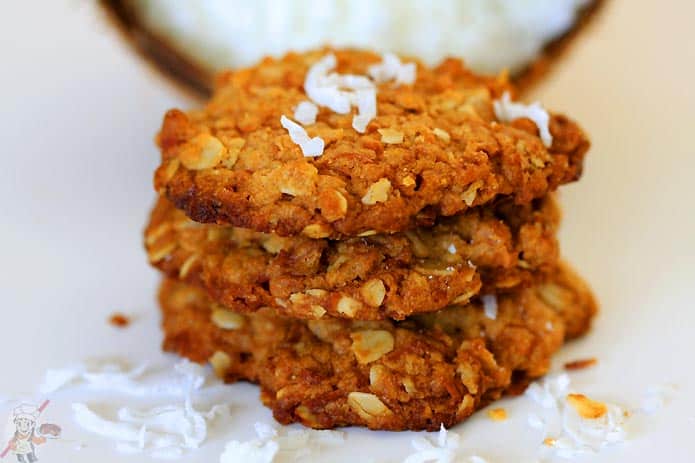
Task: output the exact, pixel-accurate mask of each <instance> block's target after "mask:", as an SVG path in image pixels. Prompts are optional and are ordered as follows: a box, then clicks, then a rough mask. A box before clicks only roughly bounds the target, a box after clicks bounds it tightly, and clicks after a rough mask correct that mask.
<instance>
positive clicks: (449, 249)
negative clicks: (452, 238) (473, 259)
mask: <svg viewBox="0 0 695 463" xmlns="http://www.w3.org/2000/svg"><path fill="white" fill-rule="evenodd" d="M446 250H447V251H449V254H456V252H457V250H456V246H455V245H454V243H451V244H450V245H449V247H448V248H446Z"/></svg>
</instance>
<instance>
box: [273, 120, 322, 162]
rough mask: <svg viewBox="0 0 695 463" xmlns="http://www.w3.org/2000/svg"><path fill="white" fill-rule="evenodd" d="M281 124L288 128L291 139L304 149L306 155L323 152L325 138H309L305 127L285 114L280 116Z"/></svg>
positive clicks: (311, 155)
mask: <svg viewBox="0 0 695 463" xmlns="http://www.w3.org/2000/svg"><path fill="white" fill-rule="evenodd" d="M280 124H282V126H283V127H284V128H285V130H287V133H288V134H289V135H290V139H291V140H292V141H293V142H294V143H295V144H296V145H298V146H299V147H300V148H301V149H302V153H303V154H304V156H305V157H312V158H313V157H317V156H321V155H322V154H323V147H324V142H323V138H321V137H314V138H309V135H308V134H307V133H306V130H305V129H304V127H302V126H301V125H299V124H297V123H296V122H294V121H293V120H292V119H289V118H288V117H286V116H284V115H283V116H281V117H280Z"/></svg>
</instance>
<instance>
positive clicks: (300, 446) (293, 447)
mask: <svg viewBox="0 0 695 463" xmlns="http://www.w3.org/2000/svg"><path fill="white" fill-rule="evenodd" d="M254 428H255V430H256V436H257V437H256V439H252V440H250V441H246V442H240V441H236V440H233V441H230V442H228V443H227V444H226V446H225V449H224V452H223V453H222V455H220V463H237V462H244V463H271V462H273V461H275V458H276V457H278V456H281V455H284V456H286V457H287V458H291V459H293V460H299V459H302V458H304V457H306V456H307V455H309V454H311V453H312V452H313V451H315V450H321V448H322V447H323V446H331V445H339V444H343V443H344V442H345V433H343V432H342V431H331V430H321V431H316V430H313V429H300V430H290V431H287V432H285V433H280V432H278V430H277V429H275V428H274V427H272V426H270V425H268V424H265V423H256V424H255V425H254Z"/></svg>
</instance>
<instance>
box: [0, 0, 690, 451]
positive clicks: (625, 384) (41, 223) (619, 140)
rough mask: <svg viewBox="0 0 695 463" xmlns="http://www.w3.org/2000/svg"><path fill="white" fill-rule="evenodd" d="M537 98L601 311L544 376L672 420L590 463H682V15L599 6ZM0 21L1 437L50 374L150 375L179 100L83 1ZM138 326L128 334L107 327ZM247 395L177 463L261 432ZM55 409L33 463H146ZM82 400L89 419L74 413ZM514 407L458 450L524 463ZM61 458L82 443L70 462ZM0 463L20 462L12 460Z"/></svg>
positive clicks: (360, 439) (625, 1)
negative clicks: (154, 181) (102, 369)
mask: <svg viewBox="0 0 695 463" xmlns="http://www.w3.org/2000/svg"><path fill="white" fill-rule="evenodd" d="M607 3H608V4H607V5H606V7H605V11H603V14H602V15H601V16H600V17H599V18H598V19H597V21H596V22H595V23H594V24H592V26H591V28H590V30H588V31H586V33H585V34H582V35H581V36H580V37H579V39H578V41H577V43H575V44H574V46H573V47H572V49H571V51H570V53H569V54H568V56H567V57H566V58H565V59H564V61H563V62H562V63H561V66H559V67H558V68H557V69H556V70H555V72H554V73H553V74H552V75H551V77H550V78H549V80H548V81H547V82H544V83H543V84H542V85H540V86H538V87H537V88H536V89H534V91H533V95H531V96H529V98H531V97H541V96H542V101H543V102H544V103H545V104H546V105H547V106H548V107H549V108H554V109H556V110H562V111H566V112H567V113H568V114H569V115H571V117H573V118H575V119H576V120H578V121H579V122H580V123H581V124H582V125H583V127H585V128H586V130H587V131H588V133H589V134H590V136H591V138H592V141H593V148H592V150H591V152H590V155H589V158H588V161H587V163H586V173H585V175H584V177H583V179H582V180H581V182H579V183H577V184H573V185H571V186H568V187H566V188H564V189H563V194H562V201H563V205H564V210H565V215H564V224H563V229H562V232H561V242H562V247H563V250H564V254H565V256H566V257H567V258H569V260H570V261H571V262H573V263H574V264H575V266H576V267H577V268H578V269H580V271H581V272H582V273H583V274H584V275H585V276H586V278H587V279H588V280H589V281H590V283H591V284H592V286H593V287H594V289H595V290H596V293H597V295H598V297H599V299H600V301H601V305H602V312H601V314H600V316H599V317H598V318H597V320H596V323H595V328H594V330H593V331H592V332H591V334H589V335H588V336H587V337H585V338H584V339H582V340H580V341H578V342H575V343H572V344H571V345H569V346H567V347H566V348H565V349H563V351H562V352H561V353H560V354H559V355H558V356H557V359H556V365H558V366H559V365H561V364H562V362H563V361H566V360H570V359H575V358H579V357H587V356H596V357H597V358H598V359H599V364H598V366H597V367H595V368H593V369H590V370H586V371H583V372H580V373H574V374H572V378H573V383H574V385H575V387H576V388H578V389H580V390H582V391H585V392H587V393H588V394H589V395H591V396H593V397H596V398H601V399H605V400H612V401H615V402H618V403H623V404H627V405H635V404H639V400H640V397H641V396H642V394H643V393H644V392H645V391H646V389H647V387H648V386H651V385H659V384H664V383H674V384H676V385H677V387H678V389H677V391H676V393H675V395H674V396H673V399H672V401H671V402H670V403H669V404H668V405H666V407H665V408H664V409H663V410H661V411H659V412H658V413H657V414H655V415H653V416H650V417H649V418H648V419H646V420H644V422H643V423H642V424H640V425H639V426H634V427H635V428H636V429H633V430H632V431H633V433H632V435H631V439H630V441H629V442H628V443H627V444H626V445H624V446H621V447H619V448H614V449H609V450H608V451H606V452H603V453H601V454H599V455H597V456H592V457H589V458H586V459H585V460H584V461H596V462H616V461H625V462H634V463H640V462H645V463H646V462H653V461H668V462H670V463H676V462H692V461H695V438H693V431H695V389H694V388H693V384H694V383H695V368H693V354H694V353H695V334H693V326H694V325H695V303H694V301H695V208H694V206H693V204H695V148H694V147H693V142H692V139H693V138H694V137H695V83H694V82H695V40H694V39H693V32H692V18H693V16H694V15H695V6H694V5H695V4H693V3H692V2H690V1H688V0H670V1H661V2H656V1H652V0H607ZM3 6H4V8H3V12H2V15H0V57H1V59H2V71H1V72H0V96H1V101H2V103H1V109H0V140H1V142H0V149H1V150H2V154H1V155H0V159H1V160H2V165H1V167H0V212H1V214H2V218H1V219H0V220H1V221H0V258H1V260H0V262H1V264H0V295H1V298H0V316H1V318H0V320H1V322H0V359H1V360H2V365H3V369H2V373H0V420H2V419H4V417H5V416H8V415H9V413H10V410H11V402H6V403H5V404H3V403H1V402H2V400H3V398H4V399H14V398H21V397H24V398H33V399H35V398H36V397H37V396H36V391H37V387H38V385H39V383H40V381H41V378H42V376H43V373H44V371H45V370H46V369H47V368H49V367H56V366H62V365H65V364H68V363H71V362H74V361H78V360H82V359H85V358H88V357H94V356H102V355H119V356H122V357H126V358H131V359H134V360H136V361H137V360H138V359H148V360H151V361H153V362H155V363H162V362H173V361H174V360H173V359H172V358H171V356H166V355H164V354H161V353H160V350H159V343H160V341H161V335H160V332H159V328H158V314H157V311H156V305H155V301H154V294H155V288H156V284H157V280H158V279H157V275H156V274H155V272H154V271H153V270H151V269H150V268H149V267H148V266H147V264H146V257H145V254H144V252H143V250H142V245H141V230H142V228H143V224H144V221H145V218H146V214H147V211H148V208H149V206H150V205H151V203H152V201H153V199H154V193H153V191H152V187H151V178H152V171H153V169H154V168H155V165H156V164H157V156H158V154H157V151H156V149H155V147H154V144H153V141H152V140H153V136H154V133H155V132H156V130H157V129H158V127H159V124H160V121H161V117H162V115H163V113H164V112H165V110H167V109H168V108H171V107H174V106H179V107H181V106H182V107H186V106H190V105H191V104H193V101H191V100H190V99H188V97H187V96H186V95H184V94H182V93H181V92H180V91H179V90H178V89H176V88H175V87H173V86H171V85H170V84H169V83H168V82H167V81H166V80H163V79H162V78H160V77H159V76H158V75H157V74H156V73H155V72H154V71H153V70H152V69H151V68H150V67H148V66H147V65H145V64H143V62H142V61H141V60H140V59H139V58H138V57H136V56H135V55H134V54H133V53H132V51H131V50H130V49H129V48H128V47H127V46H126V44H125V43H124V42H123V41H122V40H121V38H120V37H119V36H118V34H116V32H115V31H114V30H113V29H111V28H110V27H107V25H106V24H105V23H104V21H103V18H102V17H101V16H100V15H99V12H98V9H97V7H96V6H95V5H94V4H93V3H91V2H89V1H67V0H56V1H50V2H49V1H43V2H36V1H35V2H7V3H5V4H4V5H3ZM113 311H122V312H125V313H127V314H131V315H133V316H134V323H133V324H132V326H131V327H129V328H128V329H126V330H119V329H116V328H114V327H112V326H110V325H108V324H107V323H106V318H107V317H108V315H109V314H110V313H112V312H113ZM257 394H258V391H257V389H256V388H255V387H254V386H250V385H235V386H231V387H229V388H228V392H227V393H226V395H227V396H226V399H225V400H228V401H229V402H230V403H232V419H231V420H230V421H231V422H230V423H229V424H228V426H227V427H225V429H217V430H216V431H215V432H214V433H213V435H212V436H211V439H210V440H209V441H208V442H206V443H205V444H204V446H203V447H202V448H201V449H199V450H197V451H195V452H193V453H190V454H189V455H188V457H186V458H185V459H183V460H182V461H217V460H218V455H219V453H220V452H221V449H222V446H223V443H224V442H225V441H226V440H229V439H241V440H245V439H248V438H250V437H252V436H253V429H252V424H253V422H254V421H257V420H262V421H266V422H269V423H272V420H271V415H270V413H269V412H268V410H266V409H265V408H264V407H262V406H261V405H260V402H259V400H258V398H257ZM73 399H74V398H69V397H67V396H65V397H64V396H60V397H58V396H57V397H55V398H54V400H53V403H52V404H51V406H50V408H49V409H47V410H46V412H45V419H46V420H48V421H51V422H56V423H59V424H60V425H61V426H62V427H63V431H64V435H63V437H64V439H61V440H57V441H51V442H49V443H48V444H46V445H44V446H41V447H40V449H39V456H40V459H41V461H44V462H68V461H69V462H75V463H80V462H91V461H100V462H112V461H126V460H127V461H132V462H141V461H143V462H144V461H151V460H150V459H149V458H148V457H146V456H129V457H124V456H123V455H121V454H118V453H117V452H116V451H115V450H114V446H113V443H112V442H109V441H106V440H103V439H100V438H96V437H92V436H90V435H89V434H87V433H85V432H83V431H82V430H81V429H80V428H79V427H78V426H77V425H76V424H75V423H74V422H73V421H72V418H71V416H70V414H69V413H68V412H69V404H70V401H71V400H73ZM79 400H90V398H88V397H82V398H79ZM524 400H527V399H523V398H522V399H510V400H505V401H504V402H503V403H502V404H503V406H505V407H506V408H507V409H508V411H509V412H510V415H511V418H510V420H508V421H506V422H504V423H495V422H492V421H490V420H489V419H487V418H486V417H485V416H484V414H480V415H478V416H476V417H474V418H472V419H471V420H469V421H468V422H467V423H465V424H463V425H460V426H457V427H456V428H455V431H456V432H459V433H460V434H461V436H462V437H461V439H462V446H463V447H464V449H466V451H468V450H470V453H477V454H479V455H482V456H484V457H486V458H487V459H488V460H489V461H490V462H492V463H495V462H517V461H534V460H533V456H534V454H535V449H536V445H537V437H538V436H537V434H534V432H533V431H532V430H530V429H529V428H528V427H527V426H526V424H525V421H526V416H525V413H522V410H525V408H524V407H527V406H528V403H527V402H524ZM411 438H412V435H411V434H410V433H375V432H369V431H365V430H349V432H348V444H349V445H346V446H344V447H341V448H338V449H335V450H334V451H333V452H331V453H330V454H326V455H323V456H322V457H315V461H319V460H321V459H323V460H324V461H339V460H340V461H355V458H356V456H359V460H360V461H364V460H366V459H367V457H371V458H373V459H374V461H394V462H395V461H400V460H401V459H402V458H403V457H404V456H405V455H407V454H408V453H409V452H410V440H411ZM72 440H80V441H82V442H84V443H85V447H84V448H83V449H81V450H79V451H78V450H75V449H74V445H72V443H71V442H72ZM6 461H14V457H13V456H11V455H10V456H8V457H7V459H6Z"/></svg>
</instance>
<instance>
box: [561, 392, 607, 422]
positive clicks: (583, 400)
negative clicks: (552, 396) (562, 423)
mask: <svg viewBox="0 0 695 463" xmlns="http://www.w3.org/2000/svg"><path fill="white" fill-rule="evenodd" d="M567 403H568V404H570V405H571V406H572V407H573V408H574V409H575V410H576V411H577V413H579V416H581V417H582V418H587V419H596V418H601V417H602V416H603V415H605V414H606V412H607V411H608V408H607V407H606V404H604V403H603V402H597V401H595V400H591V399H590V398H588V397H587V396H585V395H584V394H568V395H567Z"/></svg>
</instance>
